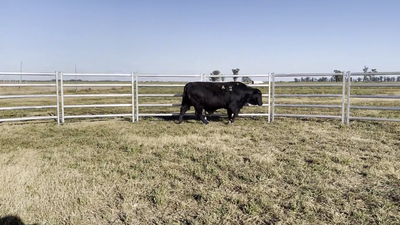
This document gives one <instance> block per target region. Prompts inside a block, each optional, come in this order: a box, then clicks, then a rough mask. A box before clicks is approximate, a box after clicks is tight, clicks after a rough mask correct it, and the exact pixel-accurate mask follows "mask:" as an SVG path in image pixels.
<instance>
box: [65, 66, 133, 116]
mask: <svg viewBox="0 0 400 225" xmlns="http://www.w3.org/2000/svg"><path fill="white" fill-rule="evenodd" d="M60 74H61V76H60V82H61V122H62V123H65V119H73V118H75V119H76V118H103V117H127V116H130V117H132V122H134V121H135V97H134V93H135V85H134V82H135V74H134V73H130V74H101V73H99V74H97V73H60ZM71 76H74V77H77V76H83V77H102V78H103V79H104V78H109V77H125V78H130V83H128V84H127V83H122V82H121V81H118V82H112V83H102V84H94V83H85V84H66V83H65V82H64V78H65V77H71ZM87 82H89V81H87ZM66 87H76V88H77V87H130V88H131V93H130V94H65V92H64V88H66ZM104 97H130V98H131V103H130V104H80V105H66V104H65V98H104ZM115 107H131V113H129V114H127V113H122V114H121V113H120V114H90V115H65V109H72V108H75V109H76V108H115Z"/></svg>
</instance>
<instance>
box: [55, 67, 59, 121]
mask: <svg viewBox="0 0 400 225" xmlns="http://www.w3.org/2000/svg"><path fill="white" fill-rule="evenodd" d="M54 75H55V78H56V99H57V125H60V96H59V93H60V90H59V86H58V75H59V72H57V71H55V74H54Z"/></svg>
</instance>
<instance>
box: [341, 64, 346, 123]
mask: <svg viewBox="0 0 400 225" xmlns="http://www.w3.org/2000/svg"><path fill="white" fill-rule="evenodd" d="M346 75H347V72H344V71H343V72H342V124H344V118H345V107H346V106H345V98H346Z"/></svg>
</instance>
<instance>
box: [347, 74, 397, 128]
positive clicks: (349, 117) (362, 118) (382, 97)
mask: <svg viewBox="0 0 400 225" xmlns="http://www.w3.org/2000/svg"><path fill="white" fill-rule="evenodd" d="M399 74H400V72H379V73H351V72H350V71H348V72H347V113H346V114H347V116H346V117H347V120H346V125H347V126H349V125H350V120H351V119H353V120H376V121H390V122H400V119H389V118H379V117H357V116H351V115H350V110H351V109H365V110H397V111H398V110H400V107H377V106H353V105H351V99H354V98H379V99H399V100H400V95H352V94H351V90H352V87H400V84H368V83H365V84H352V82H351V77H352V76H364V75H399Z"/></svg>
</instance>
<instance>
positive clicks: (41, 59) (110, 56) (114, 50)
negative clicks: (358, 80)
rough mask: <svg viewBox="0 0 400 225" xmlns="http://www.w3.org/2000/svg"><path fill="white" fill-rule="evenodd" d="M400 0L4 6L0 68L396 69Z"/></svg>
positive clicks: (85, 0) (10, 1)
mask: <svg viewBox="0 0 400 225" xmlns="http://www.w3.org/2000/svg"><path fill="white" fill-rule="evenodd" d="M399 11H400V1H399V0H330V1H328V0H275V1H269V0H248V1H244V0H242V1H238V0H236V1H235V0H230V1H228V0H219V1H218V0H214V1H211V0H202V1H200V0H198V1H190V0H143V1H137V0H80V1H77V0H0V71H19V66H20V61H21V60H22V61H23V71H29V72H44V71H56V70H57V71H63V72H74V65H75V64H77V67H78V72H101V73H109V72H127V73H128V72H146V73H166V74H172V73H176V74H200V73H210V72H211V71H213V70H215V69H218V70H220V71H221V72H222V73H224V74H231V69H232V68H236V67H239V68H240V69H241V72H240V73H241V74H251V73H268V72H275V73H293V72H301V73H305V72H333V70H334V69H340V70H351V71H361V70H362V68H363V67H364V65H366V66H368V67H369V68H377V69H378V71H399V70H400V56H399V54H400V35H399V33H400V14H399Z"/></svg>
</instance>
